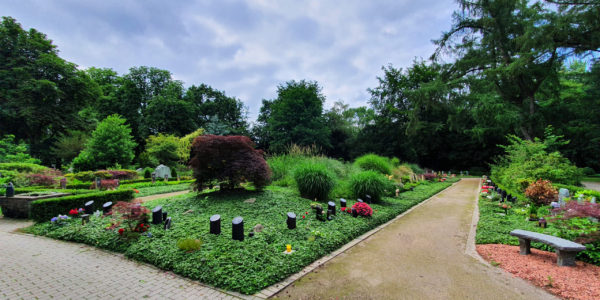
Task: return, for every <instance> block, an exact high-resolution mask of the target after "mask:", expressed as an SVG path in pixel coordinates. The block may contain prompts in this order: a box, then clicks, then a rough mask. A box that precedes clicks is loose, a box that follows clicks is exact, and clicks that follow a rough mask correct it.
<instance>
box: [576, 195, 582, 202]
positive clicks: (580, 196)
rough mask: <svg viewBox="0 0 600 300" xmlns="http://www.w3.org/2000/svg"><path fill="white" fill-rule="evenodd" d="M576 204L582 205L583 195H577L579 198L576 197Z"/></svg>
mask: <svg viewBox="0 0 600 300" xmlns="http://www.w3.org/2000/svg"><path fill="white" fill-rule="evenodd" d="M577 203H583V194H579V197H577Z"/></svg>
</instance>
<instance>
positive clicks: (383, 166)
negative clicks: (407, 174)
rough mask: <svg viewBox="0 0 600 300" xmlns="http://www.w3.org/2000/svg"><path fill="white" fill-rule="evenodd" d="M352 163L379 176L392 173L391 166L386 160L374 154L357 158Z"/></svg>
mask: <svg viewBox="0 0 600 300" xmlns="http://www.w3.org/2000/svg"><path fill="white" fill-rule="evenodd" d="M354 163H355V164H356V165H357V166H359V167H361V168H362V169H364V170H373V171H377V172H379V173H381V174H391V173H392V166H391V165H390V162H389V161H388V159H387V158H385V157H382V156H379V155H376V154H365V155H363V156H361V157H359V158H357V159H356V160H355V161H354Z"/></svg>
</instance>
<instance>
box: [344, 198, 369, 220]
mask: <svg viewBox="0 0 600 300" xmlns="http://www.w3.org/2000/svg"><path fill="white" fill-rule="evenodd" d="M352 208H353V209H355V210H356V212H357V213H358V215H359V216H364V217H370V216H372V215H373V209H372V208H371V206H369V204H367V203H364V202H356V203H354V205H352ZM346 211H350V212H352V209H346Z"/></svg>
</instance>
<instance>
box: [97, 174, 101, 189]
mask: <svg viewBox="0 0 600 300" xmlns="http://www.w3.org/2000/svg"><path fill="white" fill-rule="evenodd" d="M100 187H102V180H101V179H100V177H96V188H97V189H99V188H100Z"/></svg>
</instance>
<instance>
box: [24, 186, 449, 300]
mask: <svg viewBox="0 0 600 300" xmlns="http://www.w3.org/2000/svg"><path fill="white" fill-rule="evenodd" d="M454 181H455V180H454ZM450 185H451V183H450V182H443V183H441V182H437V183H430V184H422V185H419V186H417V187H415V188H414V190H413V191H408V192H405V193H402V194H401V195H400V196H399V197H398V198H389V197H386V198H384V199H383V201H382V203H381V204H373V205H372V208H373V210H374V214H373V216H372V217H370V218H365V217H358V218H353V217H352V216H351V215H349V214H347V213H343V212H340V211H339V207H338V212H337V216H336V217H335V218H334V220H332V221H327V222H321V221H319V220H317V219H316V218H315V213H314V211H313V210H311V208H310V203H311V202H310V200H307V199H303V198H300V197H299V195H298V193H297V191H295V190H293V189H289V188H282V187H273V186H271V187H269V188H268V189H267V190H265V191H263V192H251V191H246V190H236V191H224V192H204V193H201V194H199V195H196V194H186V195H181V196H177V197H173V198H168V199H157V200H153V201H149V202H147V203H145V204H144V205H145V206H147V207H149V208H153V207H155V206H156V205H161V206H162V207H163V210H164V211H167V212H168V215H169V216H170V217H172V218H173V224H172V228H171V230H168V231H165V230H163V229H162V226H161V225H159V226H152V227H151V228H150V229H149V232H150V233H151V234H152V237H147V236H141V237H140V238H139V239H137V240H130V241H127V240H125V239H122V238H121V237H120V236H119V235H118V234H117V232H116V229H115V230H106V229H105V227H107V225H109V224H110V220H109V219H108V218H105V219H103V218H101V217H92V218H91V221H90V223H89V224H87V225H85V226H81V222H78V220H69V223H68V225H65V226H56V225H53V224H50V223H49V222H48V223H40V224H37V225H34V226H32V227H30V228H28V229H27V231H28V232H31V233H34V234H39V235H45V236H48V237H52V238H57V239H63V240H70V241H75V242H82V243H86V244H90V245H94V246H98V247H100V248H105V249H110V250H113V251H117V252H123V253H125V255H126V256H127V257H130V258H133V259H136V260H139V261H143V262H147V263H150V264H153V265H156V266H157V267H159V268H162V269H166V270H172V271H173V272H175V273H178V274H181V275H184V276H187V277H190V278H192V279H197V280H200V281H201V282H203V283H206V284H209V285H212V286H216V287H219V288H223V289H227V290H233V291H237V292H241V293H244V294H253V293H256V292H258V291H260V290H261V289H263V288H265V287H268V286H270V285H272V284H274V283H277V282H279V281H281V280H282V279H284V278H286V277H287V276H289V275H291V274H293V273H296V272H298V271H300V270H301V269H302V268H304V267H305V266H306V265H308V264H310V263H312V262H313V261H315V260H317V259H319V258H320V257H322V256H324V255H327V254H328V253H331V252H332V251H334V250H336V249H338V248H340V247H341V246H343V245H344V244H346V243H348V242H350V241H351V240H353V239H354V238H356V237H358V236H360V235H361V234H363V233H365V232H367V231H369V230H371V229H373V228H375V227H377V226H378V225H380V224H382V223H385V222H387V221H389V220H390V219H392V218H394V217H395V216H397V215H398V214H400V213H402V212H404V211H406V210H408V209H409V208H410V207H412V206H414V205H416V204H418V203H420V202H421V201H423V200H425V199H427V198H429V197H431V196H432V195H434V194H436V193H438V192H439V191H441V190H443V189H445V188H447V187H448V186H450ZM246 200H250V201H246ZM249 202H253V203H249ZM336 202H337V205H338V206H339V202H338V201H336ZM352 204H353V201H349V203H348V205H349V206H350V205H352ZM324 205H325V207H326V204H324ZM287 212H295V213H296V215H297V216H298V224H297V225H298V226H297V228H296V229H295V230H289V229H287V227H286V213H287ZM307 213H308V214H307ZM213 214H220V215H221V220H222V221H221V224H222V234H221V235H211V234H209V218H210V216H211V215H213ZM237 216H242V217H243V218H244V232H245V233H246V239H245V240H244V241H243V242H239V241H234V240H232V239H231V220H232V219H233V218H234V217H237ZM302 216H305V218H302ZM257 224H261V225H262V226H264V230H263V231H262V232H260V233H256V235H255V236H254V237H248V236H247V233H248V232H250V231H251V230H252V228H253V227H254V226H256V225H257ZM188 238H189V239H200V240H201V241H202V242H203V244H202V247H201V248H200V249H199V250H198V251H195V252H189V253H188V252H185V251H182V250H179V249H178V247H177V246H176V244H177V241H178V240H180V239H188ZM286 244H291V245H292V248H293V249H294V250H295V252H294V253H293V254H291V255H285V254H283V251H284V249H285V245H286Z"/></svg>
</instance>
